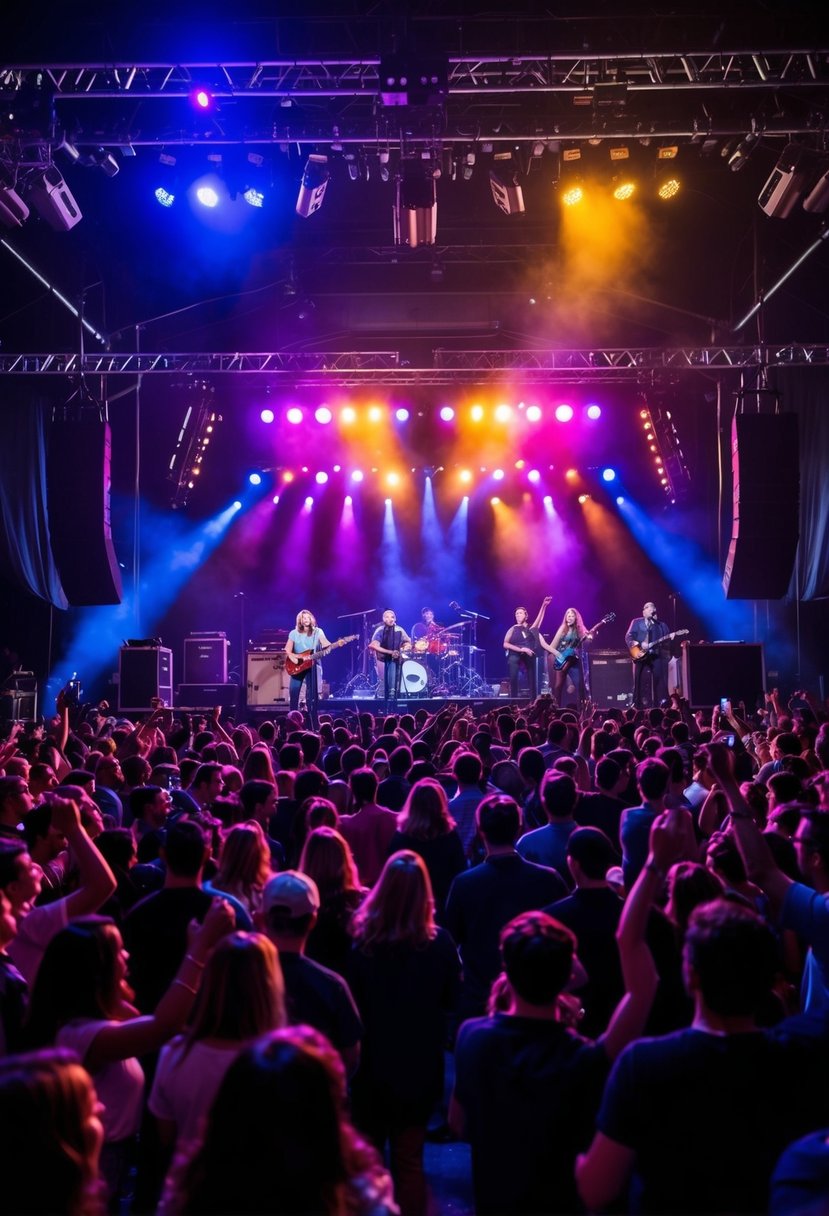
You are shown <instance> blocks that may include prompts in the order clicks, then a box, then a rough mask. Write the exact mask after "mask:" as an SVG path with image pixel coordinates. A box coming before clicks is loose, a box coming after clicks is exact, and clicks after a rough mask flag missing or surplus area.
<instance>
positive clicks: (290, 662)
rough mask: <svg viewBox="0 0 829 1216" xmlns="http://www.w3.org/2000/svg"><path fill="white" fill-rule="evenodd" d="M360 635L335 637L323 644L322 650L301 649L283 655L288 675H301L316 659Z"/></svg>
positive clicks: (345, 644)
mask: <svg viewBox="0 0 829 1216" xmlns="http://www.w3.org/2000/svg"><path fill="white" fill-rule="evenodd" d="M359 636H360V635H359V634H357V633H352V634H350V635H349V636H348V637H347V638H337V640H336V642H331V643H330V644H329V645H328V646H323V648H322V650H303V651H302V652H301V653H300V654H286V655H285V670H286V671H287V673H288V675H289V676H301V675H302V673H303V672H304V671H308V669H309V668H310V667H312V666H313V664H314V663H316V662H317V660H318V659H322V658H324V657H325V655H327V654H330V652H331V651H332V650H334V648H335V647H337V646H347V645H348V643H349V642H354V641H356V639H357V638H358V637H359Z"/></svg>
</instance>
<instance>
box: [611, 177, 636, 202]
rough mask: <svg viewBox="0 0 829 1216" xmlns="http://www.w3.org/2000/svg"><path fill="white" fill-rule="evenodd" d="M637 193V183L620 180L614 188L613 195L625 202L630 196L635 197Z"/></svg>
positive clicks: (619, 200)
mask: <svg viewBox="0 0 829 1216" xmlns="http://www.w3.org/2000/svg"><path fill="white" fill-rule="evenodd" d="M635 193H636V183H635V182H631V181H624V182H619V183H618V185H617V186H614V188H613V197H614V198H615V199H616V200H617V201H618V202H625V201H626V200H627V199H629V198H633V195H634V194H635Z"/></svg>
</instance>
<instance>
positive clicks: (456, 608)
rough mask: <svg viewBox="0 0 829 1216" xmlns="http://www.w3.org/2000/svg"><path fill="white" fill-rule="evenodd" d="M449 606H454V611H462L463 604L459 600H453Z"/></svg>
mask: <svg viewBox="0 0 829 1216" xmlns="http://www.w3.org/2000/svg"><path fill="white" fill-rule="evenodd" d="M449 607H450V608H452V609H453V611H455V612H460V610H461V606H460V604H459V603H458V601H457V600H452V602H451V603H450V605H449Z"/></svg>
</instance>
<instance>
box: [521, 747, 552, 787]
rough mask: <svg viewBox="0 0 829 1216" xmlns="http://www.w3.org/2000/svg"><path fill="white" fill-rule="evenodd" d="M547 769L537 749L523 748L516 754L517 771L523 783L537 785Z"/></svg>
mask: <svg viewBox="0 0 829 1216" xmlns="http://www.w3.org/2000/svg"><path fill="white" fill-rule="evenodd" d="M546 768H547V761H546V760H545V758H544V755H543V753H542V752H540V751H539V750H538V748H537V747H523V748H522V749H521V751H520V752H519V753H518V771H519V773H520V774H521V776H522V777H523V778H524V780H525V781H529V782H531V783H533V784H534V785H537V784H538V782H539V781H540V780H541V778H542V777H543V776H544V773H545V771H546Z"/></svg>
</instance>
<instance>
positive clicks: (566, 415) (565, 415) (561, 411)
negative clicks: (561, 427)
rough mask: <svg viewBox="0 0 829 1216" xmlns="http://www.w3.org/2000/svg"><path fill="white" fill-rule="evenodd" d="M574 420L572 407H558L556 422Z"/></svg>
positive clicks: (563, 405)
mask: <svg viewBox="0 0 829 1216" xmlns="http://www.w3.org/2000/svg"><path fill="white" fill-rule="evenodd" d="M572 418H573V407H572V405H566V404H562V405H557V406H556V420H557V421H558V422H571V421H572Z"/></svg>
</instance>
